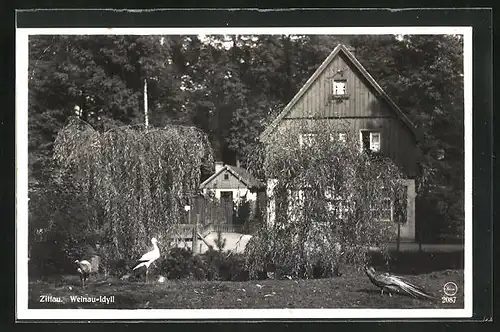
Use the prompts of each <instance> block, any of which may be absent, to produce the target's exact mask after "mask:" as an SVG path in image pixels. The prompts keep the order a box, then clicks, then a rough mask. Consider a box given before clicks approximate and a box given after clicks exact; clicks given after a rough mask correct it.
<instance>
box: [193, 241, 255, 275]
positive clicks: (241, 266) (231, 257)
mask: <svg viewBox="0 0 500 332" xmlns="http://www.w3.org/2000/svg"><path fill="white" fill-rule="evenodd" d="M201 259H202V260H203V261H204V265H205V269H206V270H205V271H206V276H207V280H220V281H245V280H248V279H249V274H248V270H246V265H245V258H244V257H243V255H241V254H235V253H232V254H228V253H227V252H223V251H218V250H213V249H209V250H208V251H207V252H206V253H205V254H203V255H201Z"/></svg>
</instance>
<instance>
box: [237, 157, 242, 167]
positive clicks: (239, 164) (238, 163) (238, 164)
mask: <svg viewBox="0 0 500 332" xmlns="http://www.w3.org/2000/svg"><path fill="white" fill-rule="evenodd" d="M240 166H241V163H240V160H239V159H236V167H240Z"/></svg>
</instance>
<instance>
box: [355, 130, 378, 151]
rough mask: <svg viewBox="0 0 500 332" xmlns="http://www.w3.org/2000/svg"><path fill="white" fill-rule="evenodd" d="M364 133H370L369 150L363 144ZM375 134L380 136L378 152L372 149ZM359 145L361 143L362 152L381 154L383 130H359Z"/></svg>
mask: <svg viewBox="0 0 500 332" xmlns="http://www.w3.org/2000/svg"><path fill="white" fill-rule="evenodd" d="M364 133H368V135H369V138H368V140H369V142H368V148H367V149H365V145H364V142H363V134H364ZM373 134H378V140H379V141H378V150H373V149H372V145H373V143H372V138H373ZM359 143H360V149H359V150H360V151H361V152H365V151H367V150H368V151H369V152H374V153H379V152H381V151H382V129H379V128H377V129H360V130H359Z"/></svg>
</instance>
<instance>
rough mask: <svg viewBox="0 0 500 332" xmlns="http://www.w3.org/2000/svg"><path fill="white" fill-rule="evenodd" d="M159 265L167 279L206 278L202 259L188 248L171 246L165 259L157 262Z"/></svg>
mask: <svg viewBox="0 0 500 332" xmlns="http://www.w3.org/2000/svg"><path fill="white" fill-rule="evenodd" d="M159 267H160V271H161V273H163V274H164V276H165V277H167V279H184V278H194V279H197V280H204V279H206V272H205V271H206V268H205V266H204V264H203V261H202V260H201V259H200V258H199V257H198V256H194V255H193V253H192V251H191V250H189V249H185V248H172V249H171V250H170V251H169V253H168V255H167V257H166V259H164V260H163V261H160V262H159Z"/></svg>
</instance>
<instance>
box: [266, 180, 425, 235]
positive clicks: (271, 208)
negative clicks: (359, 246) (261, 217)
mask: <svg viewBox="0 0 500 332" xmlns="http://www.w3.org/2000/svg"><path fill="white" fill-rule="evenodd" d="M404 184H405V186H406V189H407V196H406V197H407V204H406V221H405V222H403V223H402V224H401V225H400V228H399V237H400V241H401V242H415V198H416V192H415V180H413V179H406V180H404ZM276 185H277V180H276V179H269V180H268V181H267V215H266V217H267V219H266V220H267V223H268V224H269V225H273V224H274V223H275V222H276V218H277V216H276V212H277V211H276V196H275V192H276V190H275V187H276ZM288 197H289V201H288V204H289V206H291V205H293V204H298V205H299V206H300V205H302V204H303V201H302V200H303V196H302V195H300V194H299V195H291V194H290V193H289V195H288ZM292 197H293V198H292ZM290 198H292V199H290ZM387 222H394V221H393V220H391V221H387ZM396 232H397V229H396ZM396 235H397V234H396Z"/></svg>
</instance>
